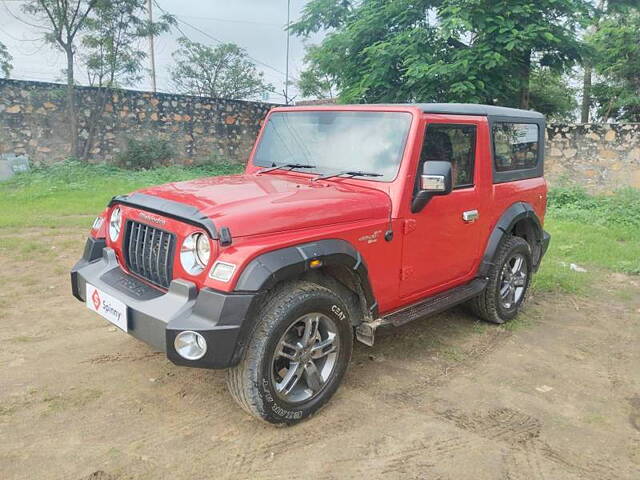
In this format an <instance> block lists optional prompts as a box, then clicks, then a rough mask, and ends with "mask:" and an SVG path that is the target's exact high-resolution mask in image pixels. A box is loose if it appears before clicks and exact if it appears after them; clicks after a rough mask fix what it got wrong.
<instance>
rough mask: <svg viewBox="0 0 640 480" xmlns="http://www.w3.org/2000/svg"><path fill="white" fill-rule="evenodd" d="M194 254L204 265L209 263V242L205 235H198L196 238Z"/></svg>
mask: <svg viewBox="0 0 640 480" xmlns="http://www.w3.org/2000/svg"><path fill="white" fill-rule="evenodd" d="M196 255H198V260H200V262H201V263H202V264H203V265H204V266H205V267H206V266H207V265H209V259H210V258H211V244H210V243H209V239H208V238H207V236H206V235H198V238H197V239H196Z"/></svg>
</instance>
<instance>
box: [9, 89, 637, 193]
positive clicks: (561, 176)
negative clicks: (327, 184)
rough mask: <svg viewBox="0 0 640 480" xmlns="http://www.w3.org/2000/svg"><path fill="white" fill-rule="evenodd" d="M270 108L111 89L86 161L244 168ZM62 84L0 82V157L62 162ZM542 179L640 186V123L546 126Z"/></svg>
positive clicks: (87, 100)
mask: <svg viewBox="0 0 640 480" xmlns="http://www.w3.org/2000/svg"><path fill="white" fill-rule="evenodd" d="M95 97H96V90H95V89H92V88H86V87H79V88H78V104H79V111H80V136H81V137H82V138H81V140H82V139H84V138H86V136H87V135H88V130H89V117H90V115H91V106H92V105H93V104H94V99H95ZM271 107H273V105H270V104H264V103H255V102H242V101H233V100H220V99H214V98H200V97H189V96H183V95H168V94H162V93H156V94H154V93H150V92H137V91H131V90H116V91H113V92H111V93H110V98H109V101H108V103H107V105H106V110H105V112H104V114H103V115H102V119H101V122H102V125H101V128H99V129H98V135H97V138H96V141H95V142H94V146H93V148H92V150H91V154H90V159H91V161H95V162H101V161H107V162H110V161H112V160H113V159H114V158H115V156H117V155H118V153H119V152H122V151H123V149H124V147H125V145H126V140H127V138H135V139H150V138H152V139H158V138H159V139H163V140H166V141H167V142H170V144H171V145H172V147H173V149H174V151H175V152H176V158H175V161H176V162H178V163H185V164H190V163H193V162H198V161H202V160H210V161H211V160H212V161H226V162H235V163H242V162H245V161H246V159H247V157H248V155H249V152H250V151H251V147H252V146H253V142H254V141H255V138H256V135H257V133H258V130H259V128H260V125H261V123H262V120H263V119H264V116H265V115H266V113H267V112H268V111H269V109H270V108H271ZM67 123H68V122H67V119H66V115H65V90H64V85H59V84H53V83H40V82H23V81H16V80H2V79H0V154H3V153H8V154H16V155H23V154H27V155H29V158H30V159H31V161H32V162H33V163H36V164H38V163H52V162H56V161H60V160H63V159H65V158H66V157H67V156H68V152H69V134H68V128H67ZM546 176H547V179H548V180H549V183H550V184H551V185H558V184H561V183H567V182H569V183H577V184H580V185H583V186H585V187H587V188H588V189H589V190H590V191H593V192H608V191H611V190H614V189H616V188H619V187H621V186H625V185H630V186H634V187H638V188H640V124H626V125H623V124H620V125H617V124H611V125H608V124H607V125H596V124H587V125H550V126H549V127H548V128H547V150H546Z"/></svg>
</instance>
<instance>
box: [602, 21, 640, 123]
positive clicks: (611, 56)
mask: <svg viewBox="0 0 640 480" xmlns="http://www.w3.org/2000/svg"><path fill="white" fill-rule="evenodd" d="M590 40H591V43H592V45H593V47H594V49H595V51H596V54H595V62H594V67H595V70H596V72H597V73H598V74H599V76H600V77H601V81H599V82H597V83H596V84H595V85H594V87H593V96H594V100H595V103H596V105H597V110H598V116H599V117H600V118H601V119H602V120H607V119H609V118H613V119H618V120H625V121H630V122H640V10H637V9H629V10H626V11H624V12H620V13H618V14H614V15H611V16H609V17H608V18H607V19H605V20H603V21H602V22H601V23H600V28H599V29H598V31H597V32H596V33H595V34H594V35H593V37H592V38H591V39H590Z"/></svg>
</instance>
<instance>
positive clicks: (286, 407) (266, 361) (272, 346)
mask: <svg viewBox="0 0 640 480" xmlns="http://www.w3.org/2000/svg"><path fill="white" fill-rule="evenodd" d="M311 312H318V313H322V314H324V315H326V316H327V317H329V318H331V320H333V321H334V322H335V324H336V327H337V328H338V332H339V342H340V344H339V351H338V358H337V360H336V365H335V366H334V370H333V373H332V375H331V377H330V378H329V379H328V381H327V382H326V383H325V385H324V386H323V388H322V390H321V392H320V393H319V394H317V395H315V396H314V397H313V398H311V399H310V400H308V401H306V402H304V403H301V404H300V403H296V404H292V403H289V402H286V401H285V400H283V399H281V398H279V397H278V395H277V394H276V392H275V390H274V386H273V382H272V372H271V369H272V362H273V356H274V353H275V350H276V347H277V344H278V342H279V341H280V339H281V337H282V335H284V333H285V332H286V331H287V329H288V328H289V327H290V326H291V325H292V324H293V323H294V322H295V321H296V320H297V319H299V318H300V317H301V316H303V315H305V314H307V313H311ZM352 348H353V333H352V327H351V318H350V317H349V310H348V309H347V307H346V305H344V303H343V302H342V301H341V300H340V299H339V298H338V297H337V296H336V295H334V294H332V292H330V291H326V292H321V291H316V292H313V294H308V295H303V296H302V297H301V298H300V301H298V302H296V303H295V304H294V305H293V306H292V308H289V309H288V311H286V312H284V314H282V315H280V318H279V319H278V320H277V321H276V322H275V325H273V326H272V328H271V329H270V331H269V334H268V335H267V338H266V339H265V341H264V343H263V345H262V352H261V355H260V358H261V360H260V364H259V365H258V368H257V373H258V379H257V385H256V387H257V392H258V396H259V397H260V399H261V401H262V406H263V416H264V419H265V420H267V421H269V422H272V423H286V424H292V423H297V422H298V421H300V420H302V419H304V418H306V417H308V416H310V415H312V414H313V413H315V412H316V411H317V410H318V409H319V408H321V407H322V406H323V405H324V404H325V403H326V402H327V401H328V400H329V398H330V397H331V396H332V395H333V394H334V393H335V391H336V390H337V388H338V386H339V385H340V381H341V380H342V377H343V376H344V372H345V371H346V368H347V365H348V364H349V360H350V359H351V351H352Z"/></svg>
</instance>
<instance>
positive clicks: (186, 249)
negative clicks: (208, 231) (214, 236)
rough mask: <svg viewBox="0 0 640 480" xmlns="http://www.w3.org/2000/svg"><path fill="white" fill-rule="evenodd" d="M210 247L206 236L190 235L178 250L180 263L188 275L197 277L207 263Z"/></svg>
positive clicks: (199, 234)
mask: <svg viewBox="0 0 640 480" xmlns="http://www.w3.org/2000/svg"><path fill="white" fill-rule="evenodd" d="M210 257H211V245H210V243H209V239H208V238H207V237H206V235H204V234H202V233H192V234H191V235H189V236H188V237H186V238H185V239H184V242H182V247H181V248H180V263H181V264H182V268H184V270H185V272H187V273H188V274H189V275H199V274H201V273H202V271H203V270H204V269H205V267H206V266H207V265H208V263H209V258H210Z"/></svg>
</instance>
